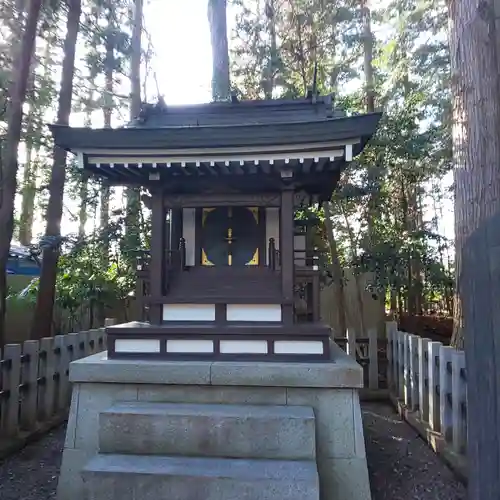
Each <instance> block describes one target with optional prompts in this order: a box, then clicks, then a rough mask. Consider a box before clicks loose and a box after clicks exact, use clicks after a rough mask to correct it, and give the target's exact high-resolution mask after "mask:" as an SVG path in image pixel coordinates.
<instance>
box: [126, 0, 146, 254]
mask: <svg viewBox="0 0 500 500" xmlns="http://www.w3.org/2000/svg"><path fill="white" fill-rule="evenodd" d="M142 11H143V0H135V14H134V27H133V30H132V55H131V60H130V84H131V92H130V120H133V119H134V118H137V116H139V113H140V111H141V103H142V101H141V55H142V49H141V47H142V45H141V37H142ZM126 194H127V219H126V236H127V243H128V247H129V248H134V249H135V250H137V249H138V248H139V247H140V244H141V238H140V232H139V225H140V223H139V219H140V217H139V211H140V209H141V200H140V189H139V188H134V187H129V188H127V191H126Z"/></svg>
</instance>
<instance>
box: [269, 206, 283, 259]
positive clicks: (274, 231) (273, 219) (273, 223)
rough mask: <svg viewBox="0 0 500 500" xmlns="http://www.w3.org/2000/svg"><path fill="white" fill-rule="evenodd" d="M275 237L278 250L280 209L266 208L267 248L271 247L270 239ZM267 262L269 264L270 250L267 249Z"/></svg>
mask: <svg viewBox="0 0 500 500" xmlns="http://www.w3.org/2000/svg"><path fill="white" fill-rule="evenodd" d="M270 238H274V244H275V245H276V250H279V247H280V209H279V208H277V207H267V208H266V249H268V248H269V239H270ZM266 264H268V265H269V252H267V251H266Z"/></svg>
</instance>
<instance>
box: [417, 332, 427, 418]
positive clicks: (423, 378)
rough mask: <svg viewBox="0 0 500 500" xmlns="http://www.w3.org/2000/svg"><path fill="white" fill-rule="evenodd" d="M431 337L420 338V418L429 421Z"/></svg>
mask: <svg viewBox="0 0 500 500" xmlns="http://www.w3.org/2000/svg"><path fill="white" fill-rule="evenodd" d="M428 360H429V339H423V338H422V337H419V338H418V408H419V410H420V419H421V420H422V421H423V422H426V423H428V422H429V363H428Z"/></svg>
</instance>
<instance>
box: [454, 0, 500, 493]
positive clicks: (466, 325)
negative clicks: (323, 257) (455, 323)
mask: <svg viewBox="0 0 500 500" xmlns="http://www.w3.org/2000/svg"><path fill="white" fill-rule="evenodd" d="M495 7H497V10H495ZM499 15H500V2H496V0H495V1H493V0H454V1H450V2H449V19H450V24H449V28H450V55H451V69H452V79H451V81H452V96H453V155H454V163H455V165H454V167H455V228H456V254H457V257H458V263H459V266H458V290H457V294H458V296H459V299H460V304H461V308H462V314H463V331H464V339H465V358H466V367H467V424H468V425H467V432H468V445H467V453H468V457H467V463H468V465H469V471H468V478H469V482H468V497H469V499H470V500H491V499H493V498H495V499H496V498H500V474H499V473H498V472H499V471H500V433H499V432H498V431H495V430H498V429H500V336H499V332H500V314H499V307H498V297H499V296H500V252H499V248H500V236H499V235H500V232H499V230H498V228H499V227H500V176H499V175H498V171H499V169H500V165H499V162H500V75H499V57H500V50H499V43H498V42H499V40H498V35H499V34H500V32H499V31H497V25H496V24H497V23H496V19H498V17H499Z"/></svg>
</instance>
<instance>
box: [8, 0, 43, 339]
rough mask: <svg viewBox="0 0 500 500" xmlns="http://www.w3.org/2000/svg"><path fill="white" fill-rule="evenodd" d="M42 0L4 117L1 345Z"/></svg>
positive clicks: (33, 13) (34, 0)
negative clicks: (20, 151) (21, 143)
mask: <svg viewBox="0 0 500 500" xmlns="http://www.w3.org/2000/svg"><path fill="white" fill-rule="evenodd" d="M41 7H42V0H31V2H30V5H29V8H28V17H27V21H26V26H25V28H24V32H23V36H22V39H21V44H20V47H19V53H18V54H17V55H16V58H15V66H14V74H13V76H14V78H12V85H11V89H10V104H9V110H8V115H7V134H6V138H5V147H4V151H3V153H4V154H3V158H2V165H1V166H0V167H1V168H0V232H1V234H2V237H1V238H0V345H3V343H4V338H5V312H6V311H5V307H6V297H7V279H6V274H7V271H6V268H7V260H8V258H9V251H10V242H11V239H12V232H13V230H14V203H15V197H16V189H17V169H18V164H17V150H18V147H19V141H20V139H21V130H22V120H23V103H24V99H25V97H26V88H27V85H28V77H29V71H30V62H31V55H32V54H33V49H34V47H35V38H36V30H37V24H38V18H39V16H40V10H41Z"/></svg>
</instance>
